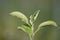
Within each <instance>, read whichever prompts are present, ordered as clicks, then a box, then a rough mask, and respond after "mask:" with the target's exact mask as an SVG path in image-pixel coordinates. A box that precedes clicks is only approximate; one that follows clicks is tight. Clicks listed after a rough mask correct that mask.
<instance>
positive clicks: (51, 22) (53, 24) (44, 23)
mask: <svg viewBox="0 0 60 40" xmlns="http://www.w3.org/2000/svg"><path fill="white" fill-rule="evenodd" d="M47 25H52V26H55V27H57V24H56V22H54V21H46V22H43V23H41V24H40V25H39V27H38V29H37V30H36V31H35V33H37V32H38V31H39V30H40V28H41V27H43V26H47Z"/></svg>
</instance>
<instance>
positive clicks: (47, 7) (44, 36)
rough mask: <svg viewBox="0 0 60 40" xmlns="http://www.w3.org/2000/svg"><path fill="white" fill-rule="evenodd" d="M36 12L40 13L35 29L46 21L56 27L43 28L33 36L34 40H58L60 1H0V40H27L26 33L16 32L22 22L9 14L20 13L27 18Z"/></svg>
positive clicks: (59, 33) (59, 36)
mask: <svg viewBox="0 0 60 40" xmlns="http://www.w3.org/2000/svg"><path fill="white" fill-rule="evenodd" d="M36 10H41V12H40V14H39V16H38V18H37V21H36V22H35V29H37V27H38V25H39V23H41V22H43V21H46V20H54V21H56V23H57V24H58V27H57V28H56V27H51V26H49V27H48V26H47V27H45V28H43V29H42V30H40V31H39V32H38V33H37V34H36V35H35V40H60V27H59V26H60V18H59V17H60V0H0V40H29V37H28V35H27V34H26V33H24V32H23V31H21V30H17V26H19V25H21V24H23V22H21V21H20V20H19V19H18V18H16V17H13V16H11V15H9V13H11V12H13V11H20V12H22V13H23V14H25V15H26V16H27V17H28V18H29V16H30V15H31V14H33V13H34V12H35V11H36Z"/></svg>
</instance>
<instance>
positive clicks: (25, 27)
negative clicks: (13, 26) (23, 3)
mask: <svg viewBox="0 0 60 40" xmlns="http://www.w3.org/2000/svg"><path fill="white" fill-rule="evenodd" d="M18 29H21V30H23V31H24V32H26V33H27V34H28V35H29V36H31V35H32V30H31V27H29V26H27V25H22V26H20V27H18Z"/></svg>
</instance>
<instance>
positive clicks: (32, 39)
mask: <svg viewBox="0 0 60 40" xmlns="http://www.w3.org/2000/svg"><path fill="white" fill-rule="evenodd" d="M31 40H34V24H32V37H31Z"/></svg>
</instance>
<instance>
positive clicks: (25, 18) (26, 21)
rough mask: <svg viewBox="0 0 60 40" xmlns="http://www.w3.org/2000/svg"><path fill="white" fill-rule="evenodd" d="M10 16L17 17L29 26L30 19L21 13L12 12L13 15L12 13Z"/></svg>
mask: <svg viewBox="0 0 60 40" xmlns="http://www.w3.org/2000/svg"><path fill="white" fill-rule="evenodd" d="M10 15H12V16H16V17H18V18H20V19H21V20H22V21H23V22H25V23H27V24H28V18H27V17H26V16H25V15H24V14H23V13H21V12H19V11H15V12H12V13H10Z"/></svg>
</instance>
